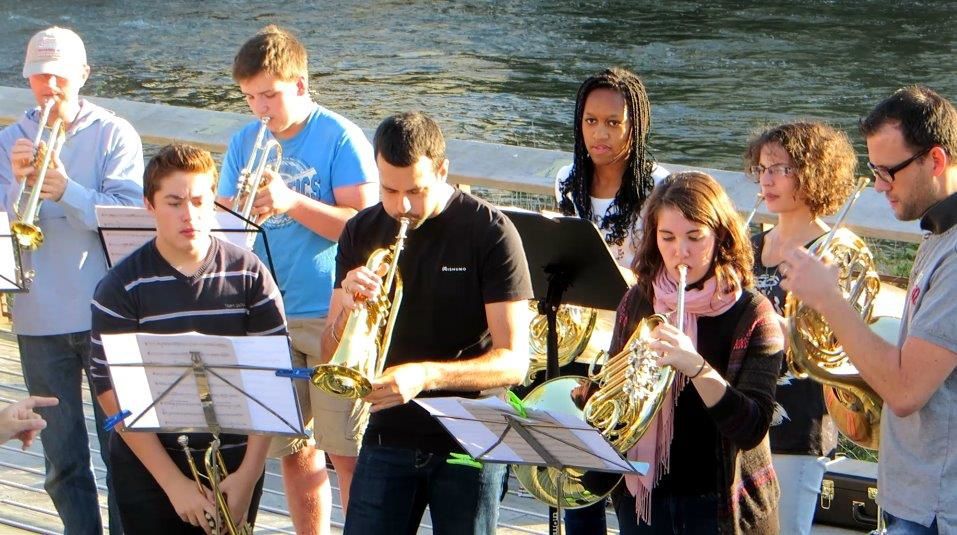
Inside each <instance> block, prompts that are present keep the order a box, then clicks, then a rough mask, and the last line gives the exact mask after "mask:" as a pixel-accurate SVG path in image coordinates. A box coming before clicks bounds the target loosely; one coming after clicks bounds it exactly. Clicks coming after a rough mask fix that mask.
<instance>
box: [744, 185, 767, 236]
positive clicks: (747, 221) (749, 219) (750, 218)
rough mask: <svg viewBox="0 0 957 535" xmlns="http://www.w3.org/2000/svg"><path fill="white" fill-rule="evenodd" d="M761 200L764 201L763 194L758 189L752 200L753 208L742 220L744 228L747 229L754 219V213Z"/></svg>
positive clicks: (756, 211)
mask: <svg viewBox="0 0 957 535" xmlns="http://www.w3.org/2000/svg"><path fill="white" fill-rule="evenodd" d="M762 202H764V195H763V194H762V193H761V192H760V191H759V192H758V194H757V196H756V198H755V201H754V208H752V209H751V213H749V214H748V218H747V219H745V220H744V230H748V228H750V227H751V220H752V219H754V215H755V214H757V213H758V208H760V207H761V203H762Z"/></svg>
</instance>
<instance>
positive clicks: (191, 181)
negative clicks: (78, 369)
mask: <svg viewBox="0 0 957 535" xmlns="http://www.w3.org/2000/svg"><path fill="white" fill-rule="evenodd" d="M215 188H216V167H215V163H214V162H213V159H212V157H211V156H210V154H209V152H207V151H205V150H201V149H197V148H194V147H190V146H188V145H170V146H167V147H164V148H163V149H161V150H160V152H159V154H157V155H156V156H155V157H153V159H152V160H150V162H149V164H148V165H147V167H146V173H145V177H144V197H145V201H146V207H147V208H148V209H149V210H150V211H151V212H152V213H153V214H154V215H155V216H156V239H154V240H152V241H150V242H149V243H147V244H146V245H144V246H143V247H141V248H139V249H138V250H136V251H135V252H133V253H132V254H131V255H130V256H128V257H127V258H126V259H124V260H123V261H122V262H120V263H119V264H117V265H116V266H115V267H114V268H113V269H112V270H110V272H109V273H107V275H106V277H104V278H103V280H102V281H100V284H99V286H98V287H97V289H96V293H95V294H94V297H93V304H92V308H93V330H92V335H91V339H92V347H93V350H92V359H91V376H92V377H93V380H94V386H95V387H96V392H97V399H98V400H99V403H100V405H101V406H102V407H103V409H104V411H105V412H106V414H115V413H116V412H118V405H117V401H116V397H115V396H114V394H113V391H112V389H113V386H112V384H111V382H110V378H109V374H108V369H107V367H108V366H107V363H106V359H105V356H104V353H103V344H102V339H101V337H102V335H104V334H114V333H130V332H150V333H181V332H188V331H196V332H200V333H203V334H209V335H230V336H244V335H277V336H283V335H285V334H286V327H285V316H284V313H283V306H282V298H281V296H280V294H279V289H278V288H277V286H276V283H275V282H274V281H273V278H272V275H271V274H270V273H269V271H268V270H267V269H266V268H265V266H263V264H262V263H261V262H260V261H259V259H258V258H257V257H256V256H255V255H254V254H253V253H251V252H248V251H244V250H242V249H240V248H238V247H235V246H233V245H231V244H228V243H226V242H223V241H220V240H218V239H215V238H213V237H212V236H211V235H210V232H209V230H210V227H211V224H212V222H213V221H214V216H213V199H214V197H215V196H214V191H215ZM117 430H118V431H119V433H112V435H111V437H110V459H111V462H112V463H113V464H112V466H113V470H114V476H113V477H114V485H115V487H114V488H115V489H116V491H117V492H116V494H117V501H118V505H119V509H120V514H121V516H122V520H123V526H124V527H125V529H126V531H127V532H129V533H136V534H150V533H156V534H160V533H162V534H170V533H196V532H197V529H196V527H195V526H198V527H200V528H202V529H203V530H204V531H206V532H207V533H208V532H209V527H208V520H209V518H210V516H211V515H214V514H215V503H214V502H213V501H212V500H211V499H210V498H209V497H208V492H207V493H202V492H200V491H199V489H198V488H197V485H196V482H195V481H194V480H193V479H192V477H191V476H190V475H189V474H190V472H189V467H188V464H187V460H186V458H185V455H184V453H183V450H182V448H181V447H180V446H179V445H178V444H177V442H176V439H177V436H178V434H149V433H124V432H123V429H122V428H118V429H117ZM188 437H189V445H190V446H191V447H192V448H194V457H196V458H197V462H198V463H201V455H202V452H203V450H205V449H206V447H207V446H208V445H209V442H210V440H211V438H212V437H211V435H210V434H208V433H191V434H189V435H188ZM220 439H221V441H222V452H223V457H224V458H225V460H226V467H227V472H229V474H230V475H229V476H227V477H226V478H225V479H224V480H223V482H222V485H221V487H220V488H221V490H222V491H223V493H224V494H225V495H226V497H227V501H228V503H229V507H230V510H231V514H232V518H233V520H234V521H235V522H237V523H240V524H241V523H242V521H243V519H244V518H245V519H246V521H249V522H250V523H252V522H253V521H254V519H255V516H256V510H257V509H258V504H259V496H260V493H261V492H262V479H263V468H264V466H265V462H266V451H267V449H268V447H269V441H270V439H269V437H268V436H249V437H246V436H238V435H220Z"/></svg>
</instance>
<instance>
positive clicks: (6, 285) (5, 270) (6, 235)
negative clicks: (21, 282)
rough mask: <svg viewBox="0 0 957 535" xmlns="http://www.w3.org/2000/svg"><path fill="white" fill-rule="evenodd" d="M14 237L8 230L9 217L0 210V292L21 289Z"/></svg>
mask: <svg viewBox="0 0 957 535" xmlns="http://www.w3.org/2000/svg"><path fill="white" fill-rule="evenodd" d="M16 247H17V243H16V238H14V237H13V234H12V233H11V232H10V218H9V217H7V213H6V212H0V292H12V291H17V290H22V288H21V287H20V286H18V285H17V283H18V279H19V277H18V273H17V258H16Z"/></svg>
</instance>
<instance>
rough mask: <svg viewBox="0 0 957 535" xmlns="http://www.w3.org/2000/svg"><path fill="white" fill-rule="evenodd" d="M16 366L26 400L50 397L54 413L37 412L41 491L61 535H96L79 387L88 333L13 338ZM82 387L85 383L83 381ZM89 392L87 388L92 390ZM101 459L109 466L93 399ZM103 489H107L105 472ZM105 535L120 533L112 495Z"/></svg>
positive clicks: (84, 370)
mask: <svg viewBox="0 0 957 535" xmlns="http://www.w3.org/2000/svg"><path fill="white" fill-rule="evenodd" d="M17 344H18V345H19V346H20V366H21V368H22V369H23V379H24V382H25V383H26V385H27V390H28V391H29V392H30V394H31V395H36V396H54V397H57V398H59V400H60V403H59V405H57V406H55V407H48V408H41V409H37V412H39V413H40V414H41V415H42V416H43V419H44V420H46V422H47V426H46V428H45V429H44V430H43V431H41V432H40V440H41V442H42V443H43V453H44V456H45V464H46V481H45V483H44V485H43V487H44V488H45V489H46V491H47V493H48V494H49V495H50V498H51V499H52V500H53V505H54V506H55V507H56V510H57V512H58V513H59V515H60V519H61V520H62V521H63V528H64V533H65V534H66V535H87V534H100V533H102V532H103V525H102V523H101V521H100V505H99V501H98V500H97V491H96V479H95V477H94V475H93V465H92V463H91V459H90V446H89V444H90V442H89V438H88V437H87V434H86V421H85V420H84V416H83V396H82V390H81V387H82V381H83V377H84V374H87V373H88V370H89V365H90V332H89V331H83V332H78V333H70V334H57V335H49V336H22V335H21V336H17ZM87 381H89V377H88V376H87ZM91 391H92V388H91ZM93 412H94V415H95V421H96V432H97V437H98V438H99V441H100V457H101V458H102V459H103V463H104V465H106V466H109V462H108V459H109V454H108V453H109V452H108V444H109V440H108V433H106V432H105V431H103V419H104V418H103V412H102V410H101V409H100V406H99V404H98V403H97V402H96V399H95V397H94V399H93ZM106 485H107V489H109V488H110V487H111V486H112V482H111V480H110V475H109V471H107V477H106ZM109 505H110V507H109V511H110V533H111V534H112V535H119V534H121V533H123V531H122V528H121V526H122V524H121V523H120V520H119V514H118V510H117V508H116V506H115V503H114V499H113V496H112V493H110V497H109Z"/></svg>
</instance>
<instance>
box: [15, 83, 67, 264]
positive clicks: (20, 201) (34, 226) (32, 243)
mask: <svg viewBox="0 0 957 535" xmlns="http://www.w3.org/2000/svg"><path fill="white" fill-rule="evenodd" d="M55 103H56V101H55V99H52V98H51V99H48V100H47V101H46V102H44V104H43V111H42V112H41V113H40V123H39V124H38V125H37V134H36V136H34V138H33V146H34V151H35V152H34V155H33V166H34V167H35V168H36V169H37V175H36V179H35V180H34V181H33V185H32V186H28V185H27V179H26V178H24V179H23V183H22V184H21V185H20V192H19V194H18V195H17V202H16V203H15V204H14V208H13V210H14V213H15V214H16V216H17V219H16V220H15V221H14V222H13V223H11V224H10V230H11V231H12V232H13V235H14V236H16V237H17V243H19V244H20V247H23V248H25V249H29V250H34V249H37V248H38V247H40V246H41V245H43V231H42V230H40V226H39V224H38V222H37V219H38V217H39V215H40V203H41V202H43V200H42V199H41V198H40V191H41V190H42V189H43V182H44V181H45V180H46V176H47V171H48V170H49V169H50V166H52V165H54V163H53V162H54V160H55V159H56V156H57V154H59V153H60V149H62V148H63V143H64V141H65V140H66V131H65V129H64V128H63V120H62V119H59V118H58V119H57V120H56V121H55V122H54V123H53V126H52V127H50V133H49V135H48V136H47V138H46V139H45V140H44V139H43V131H44V129H45V128H46V124H47V121H48V120H49V118H50V112H51V111H52V110H53V105H54V104H55ZM41 141H42V142H43V145H40V143H41Z"/></svg>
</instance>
